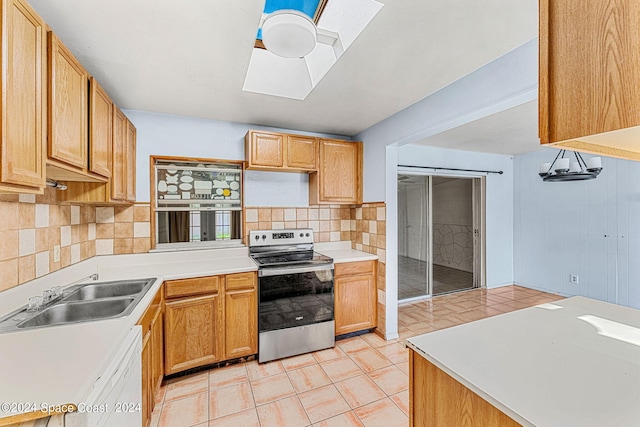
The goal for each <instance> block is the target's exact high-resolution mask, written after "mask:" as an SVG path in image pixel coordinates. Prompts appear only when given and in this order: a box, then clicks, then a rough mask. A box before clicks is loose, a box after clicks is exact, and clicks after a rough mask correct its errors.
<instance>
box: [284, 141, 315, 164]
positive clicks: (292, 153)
mask: <svg viewBox="0 0 640 427" xmlns="http://www.w3.org/2000/svg"><path fill="white" fill-rule="evenodd" d="M286 151H287V167H288V168H295V169H298V170H308V171H315V170H316V168H317V167H318V164H317V163H318V155H317V152H318V139H317V138H313V137H310V136H299V135H287V150H286Z"/></svg>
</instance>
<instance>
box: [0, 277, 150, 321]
mask: <svg viewBox="0 0 640 427" xmlns="http://www.w3.org/2000/svg"><path fill="white" fill-rule="evenodd" d="M154 282H155V279H154V278H150V279H135V280H118V281H112V282H100V283H95V282H91V283H84V284H79V285H73V286H69V287H67V288H65V289H63V290H62V295H59V294H58V295H59V296H58V297H56V298H55V299H53V300H52V301H50V302H48V303H47V304H45V305H44V306H42V307H40V308H39V309H36V310H35V311H34V310H27V306H24V307H21V308H19V309H18V310H16V311H14V312H12V313H9V314H8V315H6V316H4V317H2V318H0V333H3V332H13V331H19V330H23V329H30V328H45V327H49V326H57V325H67V324H70V323H80V322H91V321H96V320H105V319H112V318H116V317H124V316H127V315H129V314H130V313H131V312H132V311H133V310H134V309H135V308H136V306H137V305H138V303H139V302H140V300H141V299H142V298H143V297H144V295H145V294H146V293H147V291H148V290H149V288H151V286H152V285H153V283H154Z"/></svg>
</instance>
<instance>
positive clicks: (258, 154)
mask: <svg viewBox="0 0 640 427" xmlns="http://www.w3.org/2000/svg"><path fill="white" fill-rule="evenodd" d="M317 146H318V138H316V137H312V136H302V135H288V134H284V133H275V132H265V131H249V132H247V135H246V136H245V151H244V153H245V158H246V160H247V163H248V166H247V169H254V170H270V171H279V172H312V171H315V170H316V167H317Z"/></svg>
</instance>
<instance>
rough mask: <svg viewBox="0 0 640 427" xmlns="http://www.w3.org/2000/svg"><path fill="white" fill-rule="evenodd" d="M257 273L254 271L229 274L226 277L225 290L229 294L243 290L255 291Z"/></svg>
mask: <svg viewBox="0 0 640 427" xmlns="http://www.w3.org/2000/svg"><path fill="white" fill-rule="evenodd" d="M255 287H256V273H255V272H253V271H250V272H247V273H236V274H227V275H226V276H225V290H226V291H227V292H229V291H234V290H242V289H255Z"/></svg>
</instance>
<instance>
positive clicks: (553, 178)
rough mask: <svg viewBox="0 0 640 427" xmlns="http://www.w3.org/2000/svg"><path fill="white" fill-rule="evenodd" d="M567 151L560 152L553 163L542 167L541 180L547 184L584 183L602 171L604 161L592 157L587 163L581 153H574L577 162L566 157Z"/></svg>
mask: <svg viewBox="0 0 640 427" xmlns="http://www.w3.org/2000/svg"><path fill="white" fill-rule="evenodd" d="M565 151H566V150H560V152H559V153H558V155H557V156H556V158H555V159H554V160H553V162H551V163H542V164H541V165H540V173H539V174H538V175H540V178H542V180H543V181H545V182H562V181H584V180H587V179H595V178H596V177H597V176H598V174H600V172H601V171H602V159H601V158H600V157H590V158H588V159H587V161H586V162H585V161H584V159H583V158H582V156H581V155H580V153H578V152H577V151H575V152H574V154H575V156H576V161H575V162H572V161H571V159H570V158H569V157H564V155H565Z"/></svg>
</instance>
